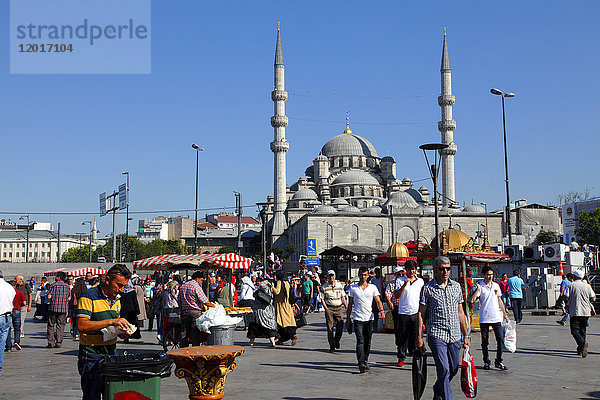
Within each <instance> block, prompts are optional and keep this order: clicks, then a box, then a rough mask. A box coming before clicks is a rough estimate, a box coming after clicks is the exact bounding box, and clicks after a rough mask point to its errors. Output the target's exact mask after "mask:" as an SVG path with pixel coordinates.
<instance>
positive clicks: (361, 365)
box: [358, 364, 367, 374]
mask: <svg viewBox="0 0 600 400" xmlns="http://www.w3.org/2000/svg"><path fill="white" fill-rule="evenodd" d="M365 372H367V368H366V367H365V366H364V365H363V364H360V365H359V366H358V373H359V374H364V373H365Z"/></svg>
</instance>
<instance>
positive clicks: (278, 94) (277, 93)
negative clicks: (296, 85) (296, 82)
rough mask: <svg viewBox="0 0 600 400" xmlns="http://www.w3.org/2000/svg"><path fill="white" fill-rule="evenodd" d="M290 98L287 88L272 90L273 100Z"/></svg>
mask: <svg viewBox="0 0 600 400" xmlns="http://www.w3.org/2000/svg"><path fill="white" fill-rule="evenodd" d="M287 99H288V93H287V92H286V91H285V90H277V89H275V90H273V91H272V92H271V100H273V101H286V100H287Z"/></svg>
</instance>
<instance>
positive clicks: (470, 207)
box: [462, 203, 485, 213]
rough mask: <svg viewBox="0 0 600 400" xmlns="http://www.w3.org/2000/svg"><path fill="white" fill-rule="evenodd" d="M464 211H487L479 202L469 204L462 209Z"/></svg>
mask: <svg viewBox="0 0 600 400" xmlns="http://www.w3.org/2000/svg"><path fill="white" fill-rule="evenodd" d="M462 210H463V211H464V212H472V213H485V208H483V207H481V206H480V205H479V204H474V203H473V204H469V205H468V206H466V207H465V208H463V209H462Z"/></svg>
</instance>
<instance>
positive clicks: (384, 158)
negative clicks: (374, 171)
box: [381, 155, 396, 162]
mask: <svg viewBox="0 0 600 400" xmlns="http://www.w3.org/2000/svg"><path fill="white" fill-rule="evenodd" d="M381 162H396V160H394V157H392V156H390V155H387V156H385V157H383V158H382V159H381Z"/></svg>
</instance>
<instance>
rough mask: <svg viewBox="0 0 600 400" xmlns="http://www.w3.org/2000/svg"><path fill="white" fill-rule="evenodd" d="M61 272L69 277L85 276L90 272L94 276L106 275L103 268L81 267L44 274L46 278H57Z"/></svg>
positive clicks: (60, 269)
mask: <svg viewBox="0 0 600 400" xmlns="http://www.w3.org/2000/svg"><path fill="white" fill-rule="evenodd" d="M59 272H64V273H65V274H67V275H73V276H75V277H77V276H84V275H85V274H87V273H88V272H91V273H92V275H103V274H105V273H106V270H105V269H102V268H93V267H81V268H59V269H55V270H52V271H46V272H44V276H56V275H57V274H58V273H59Z"/></svg>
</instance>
